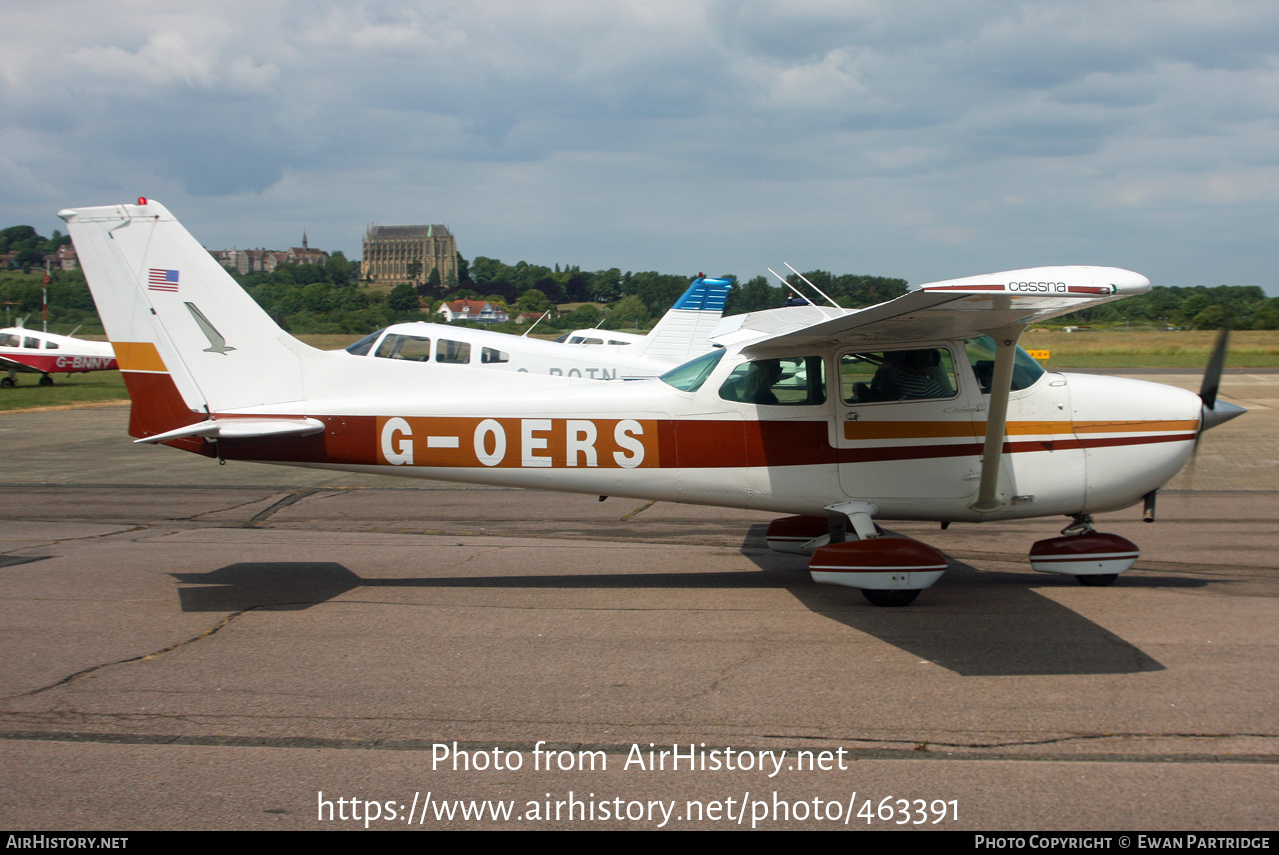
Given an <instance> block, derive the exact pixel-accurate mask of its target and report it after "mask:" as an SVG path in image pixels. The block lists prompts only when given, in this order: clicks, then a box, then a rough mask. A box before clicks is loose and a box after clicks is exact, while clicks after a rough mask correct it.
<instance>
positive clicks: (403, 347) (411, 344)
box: [374, 335, 431, 362]
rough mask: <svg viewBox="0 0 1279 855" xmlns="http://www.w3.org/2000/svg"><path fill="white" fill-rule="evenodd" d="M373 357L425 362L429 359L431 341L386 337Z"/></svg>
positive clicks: (416, 337)
mask: <svg viewBox="0 0 1279 855" xmlns="http://www.w3.org/2000/svg"><path fill="white" fill-rule="evenodd" d="M374 356H380V357H382V358H383V359H408V360H411V361H413V362H427V361H429V360H430V358H431V340H430V339H429V338H423V337H421V336H415V335H388V336H387V337H386V338H384V339H382V343H381V344H379V345H378V346H377V353H375V354H374Z"/></svg>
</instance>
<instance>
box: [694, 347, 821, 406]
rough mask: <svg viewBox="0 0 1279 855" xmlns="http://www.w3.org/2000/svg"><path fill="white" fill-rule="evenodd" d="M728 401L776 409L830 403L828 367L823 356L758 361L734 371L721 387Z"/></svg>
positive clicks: (742, 365) (720, 392) (788, 357)
mask: <svg viewBox="0 0 1279 855" xmlns="http://www.w3.org/2000/svg"><path fill="white" fill-rule="evenodd" d="M719 396H720V397H721V398H723V399H724V400H725V401H738V402H740V403H744V404H764V405H767V406H773V407H778V406H781V407H788V406H805V405H813V404H824V403H826V363H825V361H824V360H823V359H822V358H821V357H820V356H787V357H782V358H780V359H756V360H753V361H751V362H744V363H742V364H741V365H739V366H737V367H736V368H734V369H733V371H732V373H731V374H729V375H728V379H727V380H725V381H724V383H723V385H722V386H720V387H719Z"/></svg>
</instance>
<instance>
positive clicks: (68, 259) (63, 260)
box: [57, 244, 80, 270]
mask: <svg viewBox="0 0 1279 855" xmlns="http://www.w3.org/2000/svg"><path fill="white" fill-rule="evenodd" d="M57 257H58V267H60V268H61V269H63V270H75V269H76V268H77V267H79V266H80V260H79V259H78V258H77V257H76V254H75V247H74V246H71V245H70V244H64V245H62V246H60V247H58V256H57Z"/></svg>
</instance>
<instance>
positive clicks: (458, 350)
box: [435, 338, 471, 365]
mask: <svg viewBox="0 0 1279 855" xmlns="http://www.w3.org/2000/svg"><path fill="white" fill-rule="evenodd" d="M435 361H436V362H450V363H454V364H456V365H465V364H466V363H468V362H470V361H471V344H470V342H465V341H449V340H448V339H445V338H442V339H440V340H439V342H437V343H436V346H435Z"/></svg>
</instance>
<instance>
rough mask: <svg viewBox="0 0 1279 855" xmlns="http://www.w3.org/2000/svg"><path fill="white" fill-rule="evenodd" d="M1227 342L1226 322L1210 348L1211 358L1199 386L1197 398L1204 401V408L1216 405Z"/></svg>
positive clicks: (1228, 327)
mask: <svg viewBox="0 0 1279 855" xmlns="http://www.w3.org/2000/svg"><path fill="white" fill-rule="evenodd" d="M1229 344H1230V324H1229V323H1227V324H1226V325H1225V326H1223V327H1222V328H1221V332H1220V333H1218V334H1217V345H1216V347H1214V348H1213V350H1212V359H1209V360H1208V368H1207V370H1206V371H1204V379H1203V383H1202V384H1201V385H1200V386H1199V398H1200V400H1202V401H1203V402H1204V409H1206V410H1211V409H1213V408H1214V407H1216V405H1217V392H1219V391H1220V390H1221V372H1222V370H1223V369H1224V368H1225V367H1226V348H1227V347H1228V346H1229Z"/></svg>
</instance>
